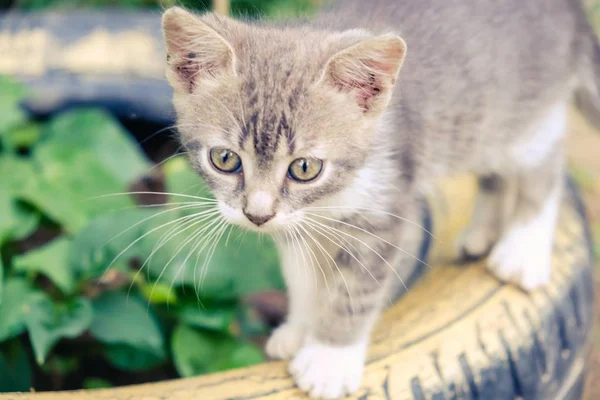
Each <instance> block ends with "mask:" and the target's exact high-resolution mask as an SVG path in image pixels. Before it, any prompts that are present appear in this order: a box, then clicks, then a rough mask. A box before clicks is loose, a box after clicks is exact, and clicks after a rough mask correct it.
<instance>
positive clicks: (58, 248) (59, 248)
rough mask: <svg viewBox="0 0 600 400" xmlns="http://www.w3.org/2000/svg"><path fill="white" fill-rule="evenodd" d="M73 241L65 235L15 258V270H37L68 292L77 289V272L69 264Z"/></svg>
mask: <svg viewBox="0 0 600 400" xmlns="http://www.w3.org/2000/svg"><path fill="white" fill-rule="evenodd" d="M72 247H73V241H72V240H70V239H67V238H65V237H61V238H58V239H55V240H53V241H52V242H50V243H48V244H46V245H44V246H42V247H38V248H36V249H35V250H32V251H30V252H28V253H25V254H23V255H20V256H17V257H15V258H14V263H13V266H14V269H15V271H22V272H36V273H40V274H42V275H45V276H47V277H48V278H49V279H50V280H51V281H52V282H54V284H56V286H57V287H58V288H59V289H60V290H62V291H63V292H64V293H66V294H70V293H72V292H73V290H74V289H75V285H76V280H75V274H74V271H73V269H72V268H71V265H70V264H69V254H70V252H71V250H72Z"/></svg>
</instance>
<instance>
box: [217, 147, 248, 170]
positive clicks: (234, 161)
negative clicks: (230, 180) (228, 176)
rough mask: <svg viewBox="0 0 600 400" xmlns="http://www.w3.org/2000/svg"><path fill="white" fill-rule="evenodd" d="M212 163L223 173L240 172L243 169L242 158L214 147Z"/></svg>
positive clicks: (227, 150)
mask: <svg viewBox="0 0 600 400" xmlns="http://www.w3.org/2000/svg"><path fill="white" fill-rule="evenodd" d="M210 162H212V165H214V166H215V168H216V169H218V170H219V171H221V172H226V173H233V172H239V171H240V170H241V168H242V160H241V159H240V156H238V155H237V154H236V153H234V152H233V151H231V150H229V149H224V148H223V147H214V148H212V149H211V150H210Z"/></svg>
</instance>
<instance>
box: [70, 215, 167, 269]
mask: <svg viewBox="0 0 600 400" xmlns="http://www.w3.org/2000/svg"><path fill="white" fill-rule="evenodd" d="M155 214H156V212H155V211H153V210H149V209H129V210H122V211H118V212H115V213H110V214H106V215H101V216H99V217H96V218H94V219H92V220H91V221H90V223H89V224H88V225H87V226H86V227H85V228H84V229H82V230H81V231H80V232H79V233H78V234H77V235H76V236H75V240H74V245H73V252H72V253H71V258H70V261H71V265H73V266H74V267H75V268H76V270H77V272H78V274H80V275H81V277H82V278H81V279H86V280H87V279H95V278H98V277H100V276H101V275H102V274H103V273H104V272H105V271H106V270H107V268H108V267H109V266H111V263H112V264H113V265H112V266H111V267H117V268H119V269H122V268H124V265H125V264H126V261H127V260H128V259H130V258H134V257H135V258H138V259H145V253H144V252H142V251H141V250H140V246H141V245H140V244H139V242H138V243H135V242H136V240H137V239H139V238H141V237H142V236H143V235H144V234H145V233H146V232H148V223H147V222H142V221H143V220H144V219H147V218H149V217H152V216H153V215H155ZM140 222H142V223H140ZM142 240H143V239H142ZM129 245H132V246H131V247H129ZM128 247H129V249H127V248H128ZM120 253H123V254H120ZM117 256H119V257H118V258H117ZM113 262H114V263H113Z"/></svg>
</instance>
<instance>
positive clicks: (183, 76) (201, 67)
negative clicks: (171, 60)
mask: <svg viewBox="0 0 600 400" xmlns="http://www.w3.org/2000/svg"><path fill="white" fill-rule="evenodd" d="M195 58H196V53H194V52H190V53H188V55H187V57H186V58H184V59H183V60H181V61H180V62H179V64H177V65H176V66H175V69H176V71H177V75H178V76H179V79H180V80H181V81H182V82H184V83H185V84H186V85H187V88H188V91H189V92H190V93H191V92H192V91H193V90H194V87H195V85H196V82H197V80H198V78H200V75H201V74H203V73H209V74H211V75H212V74H213V70H214V68H215V64H214V63H212V62H205V63H202V64H201V63H200V62H199V61H197V60H196V59H195Z"/></svg>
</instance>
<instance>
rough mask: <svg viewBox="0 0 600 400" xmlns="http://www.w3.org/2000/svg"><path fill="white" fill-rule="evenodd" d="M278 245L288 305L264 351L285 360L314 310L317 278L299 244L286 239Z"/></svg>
mask: <svg viewBox="0 0 600 400" xmlns="http://www.w3.org/2000/svg"><path fill="white" fill-rule="evenodd" d="M278 246H279V253H280V257H281V265H282V268H283V276H284V278H285V282H286V286H287V294H288V303H289V307H288V315H287V318H286V322H285V323H283V324H282V325H281V326H279V327H278V328H277V329H275V331H274V332H273V333H272V334H271V337H270V338H269V340H268V341H267V344H266V348H265V350H266V352H267V355H268V356H269V357H271V358H274V359H280V360H287V359H289V358H291V357H293V356H294V355H295V354H296V352H297V351H298V349H299V348H300V346H302V344H303V343H304V340H305V338H306V332H307V329H308V325H309V324H310V322H311V320H310V318H311V316H313V315H314V313H315V311H314V308H315V303H314V301H315V287H316V286H315V285H316V282H315V279H316V278H315V276H314V274H313V273H312V272H313V271H311V269H310V268H309V266H307V265H304V263H303V260H308V257H309V255H307V254H306V250H305V249H302V248H301V247H300V246H301V245H300V244H299V243H298V244H294V243H291V242H287V241H286V242H283V243H279V244H278ZM302 252H304V253H302ZM303 256H304V257H303Z"/></svg>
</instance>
